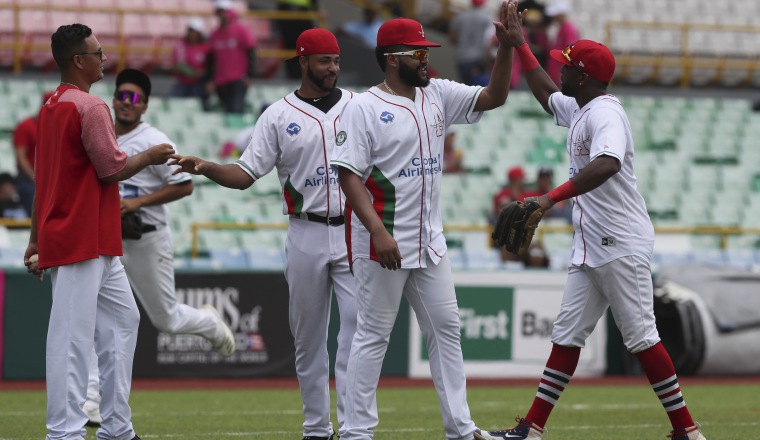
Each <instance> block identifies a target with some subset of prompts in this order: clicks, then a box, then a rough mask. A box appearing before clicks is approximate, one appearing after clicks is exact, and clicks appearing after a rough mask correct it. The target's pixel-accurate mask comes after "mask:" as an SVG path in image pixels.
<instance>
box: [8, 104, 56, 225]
mask: <svg viewBox="0 0 760 440" xmlns="http://www.w3.org/2000/svg"><path fill="white" fill-rule="evenodd" d="M51 96H53V92H45V94H44V95H43V96H42V105H45V103H46V102H47V100H48V99H49V98H50V97H51ZM13 149H14V150H15V153H16V168H17V170H18V176H17V178H16V185H15V186H16V189H17V190H18V196H19V198H20V202H21V205H23V207H24V209H25V210H26V216H27V217H30V216H31V215H32V202H33V201H34V154H35V151H36V149H37V115H34V116H31V117H29V118H26V119H24V120H23V121H21V122H19V124H18V125H17V126H16V129H15V130H13Z"/></svg>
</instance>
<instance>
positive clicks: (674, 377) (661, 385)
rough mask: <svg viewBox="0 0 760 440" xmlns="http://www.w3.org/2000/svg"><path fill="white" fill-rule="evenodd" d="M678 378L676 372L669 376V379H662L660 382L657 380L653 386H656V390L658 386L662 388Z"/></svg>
mask: <svg viewBox="0 0 760 440" xmlns="http://www.w3.org/2000/svg"><path fill="white" fill-rule="evenodd" d="M677 380H678V377H677V376H676V375H675V374H674V375H672V376H670V377H669V378H667V379H665V380H663V381H660V382H657V383H653V384H652V388H654V389H655V391H656V390H657V388H661V387H663V386H665V385H667V384H669V383H671V382H675V381H677Z"/></svg>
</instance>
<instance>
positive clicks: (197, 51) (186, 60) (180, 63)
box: [172, 17, 209, 110]
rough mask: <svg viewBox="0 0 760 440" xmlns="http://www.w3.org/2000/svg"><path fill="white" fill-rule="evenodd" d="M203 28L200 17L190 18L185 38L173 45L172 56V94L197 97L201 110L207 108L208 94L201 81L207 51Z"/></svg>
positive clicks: (207, 46) (204, 75) (182, 96)
mask: <svg viewBox="0 0 760 440" xmlns="http://www.w3.org/2000/svg"><path fill="white" fill-rule="evenodd" d="M205 29H206V28H205V26H204V25H203V20H202V19H201V18H200V17H193V18H191V19H190V20H189V21H188V22H187V34H185V38H183V39H182V40H180V41H179V42H178V43H177V45H176V46H174V50H173V52H172V58H173V60H174V76H175V77H176V78H177V83H176V84H174V87H173V88H172V96H177V97H181V98H194V97H198V98H199V99H200V100H201V105H202V106H203V110H208V95H207V94H206V89H205V84H204V82H203V79H204V78H205V77H206V57H207V56H208V51H209V45H208V42H207V41H206V36H205Z"/></svg>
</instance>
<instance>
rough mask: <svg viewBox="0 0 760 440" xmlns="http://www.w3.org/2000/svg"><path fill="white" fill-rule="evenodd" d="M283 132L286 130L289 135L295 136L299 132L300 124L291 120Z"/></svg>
mask: <svg viewBox="0 0 760 440" xmlns="http://www.w3.org/2000/svg"><path fill="white" fill-rule="evenodd" d="M285 132H287V133H288V135H289V136H290V137H296V136H298V133H300V132H301V126H300V125H298V124H296V123H295V122H291V123H290V125H288V128H287V129H286V130H285Z"/></svg>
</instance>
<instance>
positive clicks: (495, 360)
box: [409, 271, 607, 378]
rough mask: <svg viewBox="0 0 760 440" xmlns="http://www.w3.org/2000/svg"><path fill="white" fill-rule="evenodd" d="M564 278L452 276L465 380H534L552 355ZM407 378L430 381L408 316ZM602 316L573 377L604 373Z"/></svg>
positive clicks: (422, 344) (561, 275)
mask: <svg viewBox="0 0 760 440" xmlns="http://www.w3.org/2000/svg"><path fill="white" fill-rule="evenodd" d="M566 278H567V274H565V273H557V272H545V271H536V272H531V271H525V272H493V273H481V274H477V273H454V283H455V285H456V291H457V301H458V303H459V318H460V322H461V337H462V354H463V356H464V360H465V373H466V374H467V376H468V377H481V378H500V377H534V376H539V375H540V374H541V372H542V371H543V368H544V366H545V364H546V360H547V359H548V357H549V353H550V351H551V332H552V326H553V323H554V320H555V319H556V317H557V314H558V313H559V308H560V302H561V299H562V292H563V290H564V284H565V280H566ZM409 321H410V323H409V325H410V327H409V348H410V356H409V375H410V377H430V367H429V364H428V355H427V347H426V344H425V342H424V341H423V339H422V336H421V333H420V329H419V325H418V323H417V319H416V317H415V315H414V313H413V312H412V313H410V320H409ZM606 329H607V327H606V324H605V320H604V318H602V319H601V320H600V322H599V323H598V324H597V326H596V329H595V330H594V332H593V333H592V334H591V336H590V337H589V338H588V340H587V341H586V347H585V348H584V349H583V351H582V352H581V358H580V362H579V364H578V368H577V370H576V374H575V375H576V376H579V377H580V376H597V375H602V374H604V371H605V367H606V335H607V332H606Z"/></svg>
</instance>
